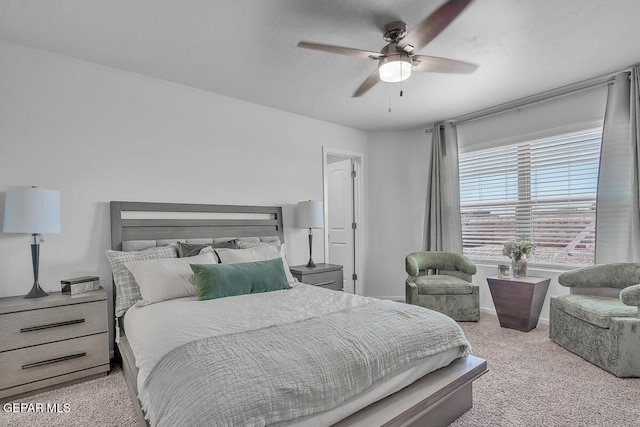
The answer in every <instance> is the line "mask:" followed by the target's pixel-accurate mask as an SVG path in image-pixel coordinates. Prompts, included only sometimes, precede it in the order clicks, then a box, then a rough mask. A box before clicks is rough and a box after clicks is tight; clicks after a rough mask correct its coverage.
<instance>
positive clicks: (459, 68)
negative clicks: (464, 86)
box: [411, 55, 478, 74]
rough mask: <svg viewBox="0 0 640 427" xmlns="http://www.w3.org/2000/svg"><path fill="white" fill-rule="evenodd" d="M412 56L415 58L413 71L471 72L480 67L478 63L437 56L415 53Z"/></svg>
mask: <svg viewBox="0 0 640 427" xmlns="http://www.w3.org/2000/svg"><path fill="white" fill-rule="evenodd" d="M411 58H412V59H413V68H412V71H427V72H431V73H461V74H469V73H473V72H474V71H475V70H476V69H477V68H478V66H477V65H476V64H471V63H469V62H464V61H456V60H455V59H447V58H439V57H437V56H427V55H413V56H412V57H411Z"/></svg>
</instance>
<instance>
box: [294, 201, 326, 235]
mask: <svg viewBox="0 0 640 427" xmlns="http://www.w3.org/2000/svg"><path fill="white" fill-rule="evenodd" d="M295 220H296V227H298V228H324V209H323V207H322V202H317V201H313V200H306V201H304V202H298V206H297V207H296V213H295Z"/></svg>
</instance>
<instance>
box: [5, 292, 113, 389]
mask: <svg viewBox="0 0 640 427" xmlns="http://www.w3.org/2000/svg"><path fill="white" fill-rule="evenodd" d="M108 319H109V317H108V313H107V293H106V292H105V290H104V289H99V290H97V291H92V292H86V293H83V294H78V295H73V296H71V295H63V294H62V293H60V292H52V293H51V294H49V296H47V297H43V298H34V299H24V298H23V297H22V296H19V297H9V298H0V400H3V401H6V400H9V399H7V397H12V398H15V397H17V395H22V394H25V393H29V392H33V391H35V390H38V391H40V390H41V389H49V388H53V386H57V385H60V384H63V383H68V382H69V383H70V382H78V381H80V380H85V379H90V378H93V377H97V376H102V375H106V373H107V372H108V371H109V333H108Z"/></svg>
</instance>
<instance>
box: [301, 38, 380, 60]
mask: <svg viewBox="0 0 640 427" xmlns="http://www.w3.org/2000/svg"><path fill="white" fill-rule="evenodd" d="M298 47H303V48H305V49H313V50H319V51H322V52H329V53H338V54H340V55H347V56H355V57H357V58H364V59H380V58H381V57H382V56H384V55H382V54H381V53H380V52H372V51H368V50H362V49H352V48H350V47H342V46H333V45H330V44H321V43H313V42H306V41H300V42H298Z"/></svg>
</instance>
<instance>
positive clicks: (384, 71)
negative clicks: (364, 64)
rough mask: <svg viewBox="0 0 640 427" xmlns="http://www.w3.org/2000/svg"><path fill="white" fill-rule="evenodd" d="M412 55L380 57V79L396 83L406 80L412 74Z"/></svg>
mask: <svg viewBox="0 0 640 427" xmlns="http://www.w3.org/2000/svg"><path fill="white" fill-rule="evenodd" d="M411 66H412V64H411V57H409V56H406V55H391V56H386V57H384V58H381V59H380V63H379V64H378V73H379V74H380V80H382V81H383V82H388V83H396V82H401V81H403V80H406V79H408V78H409V76H410V75H411Z"/></svg>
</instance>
